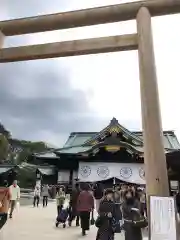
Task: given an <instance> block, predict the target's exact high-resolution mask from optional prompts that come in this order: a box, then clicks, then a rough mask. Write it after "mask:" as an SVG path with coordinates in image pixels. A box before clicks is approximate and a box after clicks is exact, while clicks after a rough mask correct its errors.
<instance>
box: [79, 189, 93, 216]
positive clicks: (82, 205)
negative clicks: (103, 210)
mask: <svg viewBox="0 0 180 240" xmlns="http://www.w3.org/2000/svg"><path fill="white" fill-rule="evenodd" d="M92 209H94V198H93V196H92V194H91V193H90V192H89V191H82V192H80V194H79V197H78V200H77V211H78V212H91V210H92Z"/></svg>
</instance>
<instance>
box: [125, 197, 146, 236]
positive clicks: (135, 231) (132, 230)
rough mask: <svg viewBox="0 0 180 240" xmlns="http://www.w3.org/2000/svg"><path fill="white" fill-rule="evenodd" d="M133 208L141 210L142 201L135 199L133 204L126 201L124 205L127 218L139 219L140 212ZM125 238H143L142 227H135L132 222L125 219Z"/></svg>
mask: <svg viewBox="0 0 180 240" xmlns="http://www.w3.org/2000/svg"><path fill="white" fill-rule="evenodd" d="M132 208H138V209H139V210H140V202H139V201H138V200H135V201H134V202H133V203H132V204H127V203H126V202H124V204H123V206H122V212H123V218H124V219H126V220H131V221H137V220H138V219H139V216H140V215H139V214H138V213H136V212H134V211H132V210H131V209H132ZM124 230H125V240H132V239H133V240H142V239H143V238H142V232H141V229H140V228H137V227H134V226H133V225H132V224H131V223H130V222H129V223H128V222H126V221H124Z"/></svg>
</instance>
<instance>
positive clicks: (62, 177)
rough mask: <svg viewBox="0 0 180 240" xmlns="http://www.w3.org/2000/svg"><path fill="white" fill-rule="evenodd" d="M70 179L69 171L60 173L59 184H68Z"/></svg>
mask: <svg viewBox="0 0 180 240" xmlns="http://www.w3.org/2000/svg"><path fill="white" fill-rule="evenodd" d="M69 177H70V172H69V171H68V170H67V171H66V170H62V171H59V172H58V183H63V182H64V183H68V182H69Z"/></svg>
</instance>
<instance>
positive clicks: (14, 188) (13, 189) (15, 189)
mask: <svg viewBox="0 0 180 240" xmlns="http://www.w3.org/2000/svg"><path fill="white" fill-rule="evenodd" d="M9 190H10V194H11V201H10V214H9V217H10V218H12V215H13V211H14V208H15V207H16V204H17V202H18V201H19V199H20V187H19V186H18V184H17V180H14V182H13V184H12V185H11V186H10V187H9Z"/></svg>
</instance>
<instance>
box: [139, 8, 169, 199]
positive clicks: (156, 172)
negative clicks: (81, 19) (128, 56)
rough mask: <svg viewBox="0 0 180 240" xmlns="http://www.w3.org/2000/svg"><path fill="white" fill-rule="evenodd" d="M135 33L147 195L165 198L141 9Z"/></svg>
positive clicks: (150, 55) (150, 56) (148, 30)
mask: <svg viewBox="0 0 180 240" xmlns="http://www.w3.org/2000/svg"><path fill="white" fill-rule="evenodd" d="M137 32H138V54H139V74H140V90H141V91H140V93H141V109H142V111H141V112H142V125H143V141H144V161H145V172H146V183H147V187H146V188H147V194H148V195H156V196H169V183H168V174H167V166H166V157H165V152H164V144H163V131H162V124H161V116H160V104H159V93H158V86H157V76H156V66H155V57H154V48H153V38H152V27H151V15H150V13H149V10H148V9H147V8H145V7H142V8H140V10H139V12H138V14H137Z"/></svg>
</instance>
